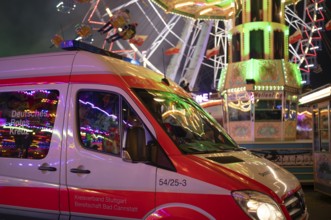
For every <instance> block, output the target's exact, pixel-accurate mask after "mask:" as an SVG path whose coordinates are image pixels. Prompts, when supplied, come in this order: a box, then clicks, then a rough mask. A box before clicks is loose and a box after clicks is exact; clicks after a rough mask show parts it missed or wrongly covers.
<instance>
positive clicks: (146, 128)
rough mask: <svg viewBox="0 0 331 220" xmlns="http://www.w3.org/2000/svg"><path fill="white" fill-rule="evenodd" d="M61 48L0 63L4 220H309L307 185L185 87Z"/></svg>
mask: <svg viewBox="0 0 331 220" xmlns="http://www.w3.org/2000/svg"><path fill="white" fill-rule="evenodd" d="M63 45H64V47H66V48H67V49H68V50H69V51H63V52H55V53H45V54H37V55H26V56H16V57H8V58H1V59H0V102H1V103H0V219H33V220H35V219H43V220H44V219H61V220H65V219H68V220H69V219H70V220H74V219H148V220H152V219H194V220H196V219H199V220H201V219H226V220H229V219H233V220H238V219H240V220H242V219H259V220H277V219H308V213H307V208H306V206H305V200H304V195H303V191H302V189H301V186H300V183H299V182H298V180H297V179H296V178H295V177H294V176H293V175H292V174H290V173H289V172H287V171H285V170H284V169H282V168H281V167H279V166H277V165H275V164H273V163H271V162H270V161H268V160H265V159H263V158H260V157H257V156H254V155H253V154H252V153H250V152H249V151H247V150H245V149H242V148H240V147H239V146H238V145H237V144H236V143H235V141H233V140H232V139H231V137H229V135H228V134H227V133H226V132H225V131H224V129H223V128H222V127H221V126H220V125H219V124H218V123H217V122H216V121H215V119H213V118H212V117H211V116H210V115H209V114H208V113H206V112H205V111H204V110H203V109H202V108H201V107H200V106H199V105H198V104H197V103H196V102H194V101H193V100H192V98H191V97H190V95H189V94H187V93H186V92H185V91H184V90H183V89H182V88H180V87H179V86H178V85H177V84H175V83H174V82H172V81H169V80H167V79H165V78H164V76H163V75H161V74H158V73H155V72H152V71H151V70H148V69H146V68H143V67H141V66H137V65H132V64H130V63H129V62H127V61H123V60H121V59H119V57H116V58H114V57H112V56H107V54H108V55H109V52H106V51H103V55H99V54H95V53H92V52H88V51H86V50H90V49H89V48H90V47H91V48H92V49H93V47H92V46H89V45H85V44H83V43H79V42H76V41H66V42H65V43H64V44H63ZM77 46H78V47H81V48H85V49H84V50H82V49H81V48H80V49H77ZM100 51H101V52H102V50H99V52H100Z"/></svg>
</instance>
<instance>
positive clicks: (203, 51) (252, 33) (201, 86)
mask: <svg viewBox="0 0 331 220" xmlns="http://www.w3.org/2000/svg"><path fill="white" fill-rule="evenodd" d="M71 2H72V1H71ZM76 2H77V3H81V4H89V5H90V7H89V9H88V11H87V13H86V15H85V17H84V18H83V20H82V24H80V25H79V28H78V29H76V33H77V36H78V37H79V39H80V40H82V41H85V42H90V43H92V40H94V42H93V44H99V45H100V47H102V48H104V49H107V50H110V51H112V52H115V53H120V54H121V55H124V56H127V57H129V58H133V59H137V60H139V61H140V63H142V64H143V65H144V66H146V67H148V68H150V69H153V70H155V71H157V72H164V73H165V74H166V76H167V77H168V78H170V79H172V80H174V81H176V82H178V83H179V84H180V83H182V82H186V85H187V83H189V89H190V90H191V91H193V92H202V91H212V90H213V91H217V92H218V93H219V94H222V99H223V126H224V127H225V129H226V130H227V131H228V132H229V133H230V135H231V136H232V137H234V138H235V139H236V140H237V141H238V142H239V143H241V144H242V145H244V146H247V147H250V146H251V144H252V143H254V144H255V145H254V146H256V143H257V142H260V143H263V144H265V143H266V141H278V142H279V141H280V142H283V143H285V142H288V141H292V142H295V141H296V135H297V134H296V133H297V132H296V131H297V129H296V127H297V125H298V122H297V115H298V114H299V113H298V112H297V104H298V103H297V101H298V99H297V97H298V95H299V93H300V90H301V86H302V82H305V83H306V84H309V75H310V73H312V72H313V71H319V70H318V63H317V59H316V54H317V51H318V50H320V49H321V40H322V37H321V31H322V30H323V29H324V30H328V23H326V24H325V22H327V21H325V17H324V15H323V11H324V9H323V7H325V2H324V0H310V1H309V0H302V1H300V0H244V1H238V0H223V1H219V0H202V1H189V0H144V1H138V0H128V1H124V2H123V1H120V2H119V1H112V0H108V1H107V0H76ZM65 5H66V3H65V2H63V3H62V4H61V5H60V7H63V8H65V10H64V11H65V12H67V7H64V6H65ZM72 8H75V7H72ZM123 8H125V9H128V10H129V11H130V13H131V18H132V19H133V20H134V21H135V22H137V23H138V24H139V28H138V31H137V35H136V36H135V38H134V39H133V40H130V41H123V40H122V41H121V40H118V41H116V42H114V43H110V44H108V43H107V42H106V41H105V40H104V39H105V36H103V37H102V36H99V35H97V34H96V30H98V29H99V28H100V27H102V26H103V25H104V24H105V23H106V22H107V21H108V20H109V18H110V17H111V16H112V14H113V13H114V12H115V11H117V10H120V9H123ZM82 27H86V29H88V30H87V31H85V32H84V33H87V34H82V33H83V31H82V30H81V29H82ZM77 30H80V31H77ZM116 31H118V30H116V29H114V30H112V31H110V32H109V33H108V34H107V36H106V37H108V36H109V35H111V34H114V33H116ZM57 39H58V38H57ZM97 39H99V40H97ZM308 129H309V128H308ZM300 144H301V146H302V148H305V147H304V146H308V148H310V149H311V143H308V145H304V144H302V143H300ZM274 147H275V146H274ZM281 147H284V148H289V147H288V145H283V146H279V145H278V146H277V147H275V148H278V149H279V148H281ZM294 163H296V162H294ZM308 163H311V161H308ZM310 165H311V164H310ZM299 179H301V178H299Z"/></svg>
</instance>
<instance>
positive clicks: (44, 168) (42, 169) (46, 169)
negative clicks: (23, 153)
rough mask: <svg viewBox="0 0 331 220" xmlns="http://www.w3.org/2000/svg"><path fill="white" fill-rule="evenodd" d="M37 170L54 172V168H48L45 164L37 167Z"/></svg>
mask: <svg viewBox="0 0 331 220" xmlns="http://www.w3.org/2000/svg"><path fill="white" fill-rule="evenodd" d="M38 170H41V171H56V167H49V166H48V165H47V164H42V165H41V166H40V167H38Z"/></svg>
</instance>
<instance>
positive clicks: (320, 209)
mask: <svg viewBox="0 0 331 220" xmlns="http://www.w3.org/2000/svg"><path fill="white" fill-rule="evenodd" d="M303 191H304V192H305V198H306V204H307V207H308V212H309V220H331V196H327V195H324V194H322V193H319V192H315V191H314V187H313V185H304V186H303Z"/></svg>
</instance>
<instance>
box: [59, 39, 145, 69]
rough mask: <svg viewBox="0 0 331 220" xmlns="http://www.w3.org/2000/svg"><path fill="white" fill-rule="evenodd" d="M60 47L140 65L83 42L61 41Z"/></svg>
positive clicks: (135, 61)
mask: <svg viewBox="0 0 331 220" xmlns="http://www.w3.org/2000/svg"><path fill="white" fill-rule="evenodd" d="M60 47H61V48H62V49H64V50H84V51H88V52H91V53H96V54H100V55H104V56H109V57H113V58H116V59H120V60H124V61H127V62H129V63H132V64H135V65H140V63H139V62H138V61H137V60H133V59H130V58H127V57H123V56H121V55H119V54H116V53H112V52H110V51H107V50H103V49H101V48H99V47H95V46H93V45H91V44H87V43H84V42H80V41H77V40H66V41H63V42H62V43H61V45H60Z"/></svg>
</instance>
